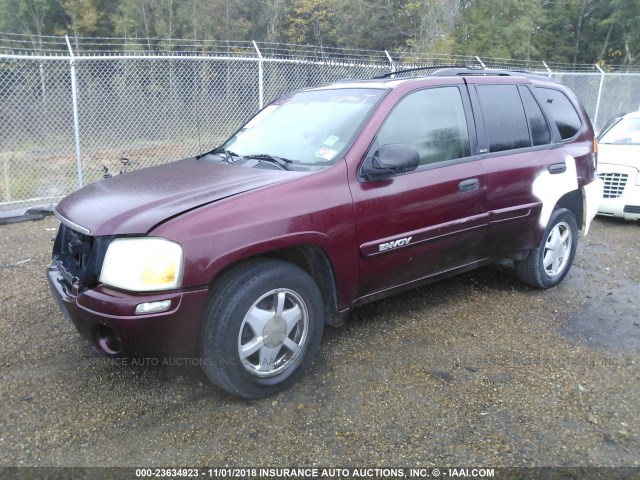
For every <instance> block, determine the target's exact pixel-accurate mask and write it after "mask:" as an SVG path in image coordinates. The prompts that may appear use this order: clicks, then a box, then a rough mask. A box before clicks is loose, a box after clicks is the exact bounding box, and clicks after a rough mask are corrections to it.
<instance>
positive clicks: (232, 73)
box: [0, 43, 640, 214]
mask: <svg viewBox="0 0 640 480" xmlns="http://www.w3.org/2000/svg"><path fill="white" fill-rule="evenodd" d="M244 47H245V48H239V47H238V48H235V49H234V51H229V50H228V51H227V52H223V53H222V54H221V53H219V52H218V53H216V54H215V55H202V54H193V53H191V54H189V55H184V54H182V55H166V54H164V55H149V54H137V55H131V54H120V55H107V56H97V55H86V54H83V55H79V56H78V55H73V51H72V50H69V53H68V54H67V55H62V54H60V53H56V54H54V55H51V56H46V55H45V56H42V55H41V56H35V55H20V54H14V53H5V54H0V146H1V149H0V213H5V214H6V213H7V212H9V211H11V212H14V211H16V210H19V209H22V210H24V209H26V208H28V207H31V206H33V205H42V204H48V203H55V202H56V201H58V200H59V199H60V198H61V197H63V196H64V195H66V194H68V193H70V192H72V191H73V190H75V189H77V188H78V187H79V186H81V185H84V184H87V183H90V182H94V181H96V180H98V179H100V178H101V177H102V175H103V173H104V172H103V167H107V168H108V170H109V172H110V173H112V174H117V173H119V172H120V171H121V170H122V169H125V170H131V169H138V168H142V167H147V166H151V165H157V164H160V163H164V162H168V161H171V160H176V159H179V158H185V157H189V156H193V155H195V154H198V153H201V152H204V151H207V150H210V149H212V148H214V147H215V146H217V145H218V144H220V143H221V142H222V141H223V140H224V139H226V138H227V137H228V136H229V135H230V134H232V133H233V132H234V131H235V130H236V129H237V128H238V127H239V126H240V125H241V124H242V123H243V122H244V121H246V120H247V119H248V118H250V117H251V116H252V115H253V114H254V113H255V112H256V111H257V110H258V109H259V108H261V106H262V105H265V104H267V103H268V102H270V101H271V100H273V99H275V98H276V97H278V96H279V95H281V94H283V93H286V92H289V91H292V90H296V89H300V88H305V87H312V86H317V85H322V84H326V83H330V82H334V81H337V80H340V79H347V78H370V77H372V76H375V75H380V74H382V73H387V72H390V71H392V70H398V69H402V68H405V67H407V66H408V67H415V66H423V65H434V64H442V63H449V64H453V63H455V64H458V65H463V64H469V63H477V62H478V61H479V60H480V59H477V58H466V59H465V58H435V57H426V56H420V57H416V55H415V54H413V55H410V56H409V55H407V54H400V53H399V54H389V53H388V52H370V51H356V50H352V51H348V52H346V54H345V52H344V51H340V52H337V51H336V52H331V51H329V52H327V51H323V52H322V54H321V55H320V54H318V53H317V50H313V51H311V50H310V49H309V47H301V48H300V50H295V49H292V48H291V46H288V48H287V49H286V52H285V51H284V50H283V49H282V48H281V47H277V46H273V45H269V44H256V43H253V44H252V45H251V44H250V45H248V46H247V45H245V46H244ZM250 47H253V48H250ZM483 60H484V59H483ZM480 61H482V60H480ZM484 61H485V63H487V66H492V65H491V64H490V63H489V62H487V61H486V60H484ZM493 62H494V63H495V64H499V65H500V66H502V67H511V68H515V67H517V68H522V66H523V65H521V64H520V63H518V62H516V61H508V60H504V59H495V60H493ZM526 67H527V68H529V69H530V70H531V71H535V72H538V73H542V74H545V75H550V76H551V77H553V78H554V79H555V80H556V81H558V82H560V83H563V84H565V85H567V86H569V87H570V88H571V89H572V90H573V91H574V92H575V93H576V95H577V96H578V97H579V98H580V99H581V101H582V102H583V103H584V105H585V107H586V108H587V111H588V112H589V114H590V115H591V118H592V119H593V120H594V123H595V124H596V128H601V127H602V126H604V124H605V123H606V122H607V121H608V120H609V119H610V118H612V117H614V116H617V115H619V114H621V113H626V112H628V111H631V110H636V109H638V108H639V107H640V74H638V73H605V72H601V71H598V70H597V68H596V67H595V66H589V67H590V68H585V70H595V71H572V72H562V71H560V70H556V69H553V70H552V67H551V68H550V67H549V66H547V65H546V64H539V65H531V64H527V65H526ZM574 70H575V69H574ZM74 84H75V95H76V96H75V99H74V88H73V87H74ZM74 104H75V105H77V108H76V109H75V111H74ZM123 159H126V160H123ZM124 163H127V165H125V164H124Z"/></svg>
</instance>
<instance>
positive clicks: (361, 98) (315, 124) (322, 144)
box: [216, 88, 386, 166]
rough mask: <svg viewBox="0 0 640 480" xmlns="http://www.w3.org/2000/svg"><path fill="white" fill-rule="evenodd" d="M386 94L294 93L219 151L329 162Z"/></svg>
mask: <svg viewBox="0 0 640 480" xmlns="http://www.w3.org/2000/svg"><path fill="white" fill-rule="evenodd" d="M385 93H386V91H385V90H380V89H362V88H359V89H356V88H348V89H346V88H345V89H332V90H315V91H307V92H299V93H293V94H291V95H287V96H284V97H282V98H279V99H278V100H276V101H275V102H273V103H272V104H271V105H269V106H268V107H266V108H265V109H263V110H262V111H261V112H259V113H258V114H257V115H256V116H255V117H253V118H252V119H251V120H250V121H249V122H248V123H247V124H246V125H245V126H244V127H242V128H241V129H240V130H239V131H238V132H237V133H236V134H235V135H233V136H232V137H231V138H230V139H229V140H228V141H227V142H226V143H224V144H223V145H221V146H220V147H218V149H216V151H228V152H233V154H234V155H236V154H237V155H238V156H240V157H251V156H262V157H263V158H264V157H265V156H271V157H278V158H279V159H284V160H285V161H291V164H293V165H301V166H304V165H307V166H314V165H319V166H321V165H330V164H333V163H334V162H336V161H337V160H338V159H339V158H341V155H343V154H344V150H345V149H346V147H348V145H349V144H350V143H351V141H352V139H353V137H354V135H355V134H356V133H357V131H358V130H359V129H360V127H361V126H362V125H363V123H364V121H365V120H366V119H367V118H368V116H369V114H370V113H371V111H372V110H373V108H374V107H375V106H376V105H377V103H378V101H379V100H380V99H381V98H382V97H383V96H384V94H385Z"/></svg>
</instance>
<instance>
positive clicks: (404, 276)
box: [352, 161, 488, 296]
mask: <svg viewBox="0 0 640 480" xmlns="http://www.w3.org/2000/svg"><path fill="white" fill-rule="evenodd" d="M470 177H471V178H475V179H477V180H478V185H479V186H478V188H477V189H475V190H471V191H460V187H459V184H460V182H462V181H465V180H467V179H469V178H470ZM352 194H353V197H354V205H355V215H356V227H357V231H358V241H359V244H360V254H361V262H360V263H361V268H360V275H361V281H360V285H361V287H360V292H359V294H360V296H364V295H367V294H371V293H374V292H377V291H381V290H386V289H389V288H393V287H394V286H398V285H403V284H406V283H409V282H412V281H414V280H418V279H422V278H425V277H428V276H431V275H436V274H438V273H442V272H445V271H447V270H450V269H453V268H456V267H459V266H463V265H466V264H469V263H472V262H475V261H478V260H480V259H481V250H482V244H483V239H484V233H485V230H486V225H487V221H488V214H487V212H486V206H485V195H486V180H485V174H484V166H483V163H482V162H481V161H471V162H467V163H463V164H458V165H451V166H447V167H443V168H439V169H432V170H425V171H421V172H415V173H411V174H407V175H401V176H398V177H395V178H393V179H390V180H386V181H378V182H371V183H358V184H356V185H354V186H352Z"/></svg>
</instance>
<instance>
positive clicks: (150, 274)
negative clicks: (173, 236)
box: [100, 237, 183, 292]
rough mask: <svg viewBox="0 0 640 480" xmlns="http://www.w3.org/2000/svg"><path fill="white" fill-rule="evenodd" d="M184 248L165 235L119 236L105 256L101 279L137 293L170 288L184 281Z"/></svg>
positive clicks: (176, 286)
mask: <svg viewBox="0 0 640 480" xmlns="http://www.w3.org/2000/svg"><path fill="white" fill-rule="evenodd" d="M182 270H183V259H182V247H181V246H180V245H178V244H177V243H174V242H170V241H169V240H164V239H162V238H153V237H150V238H148V237H145V238H118V239H116V240H114V241H113V242H111V244H110V245H109V248H108V249H107V254H106V255H105V257H104V262H103V264H102V271H101V272H100V282H102V283H105V284H107V285H111V286H112V287H118V288H122V289H125V290H132V291H134V292H148V291H153V290H170V289H172V288H178V287H179V286H180V284H181V282H182Z"/></svg>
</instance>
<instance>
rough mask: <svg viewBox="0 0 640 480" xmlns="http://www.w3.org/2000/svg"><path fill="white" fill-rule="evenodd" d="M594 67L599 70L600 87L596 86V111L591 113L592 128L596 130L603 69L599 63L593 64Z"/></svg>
mask: <svg viewBox="0 0 640 480" xmlns="http://www.w3.org/2000/svg"><path fill="white" fill-rule="evenodd" d="M595 65H596V68H597V69H598V71H599V72H600V88H598V101H597V102H596V113H595V114H594V115H593V128H595V129H596V130H598V111H599V110H600V98H602V85H603V83H604V70H602V69H601V68H600V65H598V64H597V63H596V64H595Z"/></svg>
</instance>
